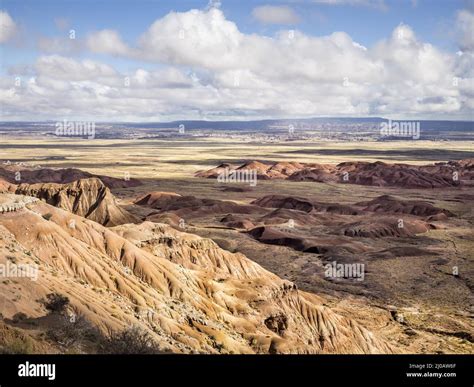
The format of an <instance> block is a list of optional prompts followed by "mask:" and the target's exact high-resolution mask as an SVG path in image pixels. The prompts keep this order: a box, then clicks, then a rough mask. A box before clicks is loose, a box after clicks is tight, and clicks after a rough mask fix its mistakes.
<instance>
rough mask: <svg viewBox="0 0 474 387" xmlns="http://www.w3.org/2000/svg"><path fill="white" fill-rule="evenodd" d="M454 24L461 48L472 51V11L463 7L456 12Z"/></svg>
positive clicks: (473, 43) (473, 18)
mask: <svg viewBox="0 0 474 387" xmlns="http://www.w3.org/2000/svg"><path fill="white" fill-rule="evenodd" d="M456 26H457V29H458V33H459V35H460V37H459V39H460V46H461V49H462V50H466V51H474V13H472V12H470V11H468V10H466V9H464V10H461V11H459V12H458V14H457V20H456Z"/></svg>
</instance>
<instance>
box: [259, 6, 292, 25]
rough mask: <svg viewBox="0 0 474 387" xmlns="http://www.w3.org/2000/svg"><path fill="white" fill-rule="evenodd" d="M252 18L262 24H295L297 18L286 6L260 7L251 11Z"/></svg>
mask: <svg viewBox="0 0 474 387" xmlns="http://www.w3.org/2000/svg"><path fill="white" fill-rule="evenodd" d="M252 16H253V17H254V18H255V19H256V20H258V21H259V22H260V23H263V24H297V23H298V22H299V17H298V15H297V14H296V12H295V11H294V10H293V9H292V8H290V7H287V6H275V5H262V6H260V7H256V8H254V9H253V11H252Z"/></svg>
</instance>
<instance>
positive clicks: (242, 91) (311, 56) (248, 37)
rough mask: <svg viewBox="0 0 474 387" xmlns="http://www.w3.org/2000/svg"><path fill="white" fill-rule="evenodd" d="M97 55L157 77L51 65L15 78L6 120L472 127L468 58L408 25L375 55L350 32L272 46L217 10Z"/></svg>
mask: <svg viewBox="0 0 474 387" xmlns="http://www.w3.org/2000/svg"><path fill="white" fill-rule="evenodd" d="M463 44H464V43H463ZM87 46H88V47H89V49H91V50H93V51H94V52H97V53H103V54H109V55H120V56H124V57H126V58H132V59H134V60H138V61H140V60H141V61H146V62H150V63H154V64H156V66H158V68H157V69H156V70H153V71H150V70H146V69H144V68H138V69H136V70H134V71H132V72H130V73H120V72H119V71H117V70H116V69H114V68H112V67H111V66H109V65H107V64H104V63H100V62H97V61H88V60H82V61H78V60H74V59H71V58H67V57H65V56H59V55H49V56H42V57H40V58H38V60H37V62H36V65H35V74H34V75H33V76H30V78H29V81H28V82H25V83H24V84H23V85H22V87H14V86H13V85H12V82H10V83H9V82H8V80H7V79H3V80H2V81H1V82H0V84H1V85H2V86H1V87H0V89H1V90H2V92H1V93H0V102H1V103H2V106H4V109H3V114H4V115H5V116H7V117H16V116H18V115H21V114H23V115H24V114H28V112H30V114H35V115H37V114H44V115H45V118H52V117H58V118H60V117H61V116H62V115H64V114H69V115H74V116H76V117H81V116H82V115H87V117H89V119H91V118H92V119H95V120H112V119H116V120H137V121H140V120H144V121H146V120H172V119H184V118H190V119H192V118H196V119H197V118H208V119H212V118H223V117H225V118H227V119H235V118H240V119H242V118H243V117H248V118H250V117H252V118H266V117H309V116H319V115H338V116H339V115H345V116H366V115H383V116H387V117H400V116H403V117H420V118H429V117H434V116H436V115H437V116H439V117H444V116H445V115H447V114H448V115H451V116H460V117H466V116H468V115H469V114H471V112H472V110H470V109H472V106H473V105H474V103H473V98H474V93H473V88H472V86H470V85H469V81H470V79H472V74H471V75H469V71H470V72H472V66H471V70H468V67H469V63H468V61H467V60H468V59H469V57H468V56H467V53H463V55H453V54H448V53H445V52H443V51H441V50H439V49H437V48H436V47H435V46H433V45H431V44H428V43H425V42H422V41H421V40H420V39H419V38H418V37H417V36H416V34H415V32H414V31H413V29H412V28H411V27H409V26H408V25H405V24H401V25H399V26H398V27H396V28H395V29H394V31H393V32H392V34H391V35H390V36H388V37H387V38H386V39H384V40H382V41H380V42H378V43H377V44H375V45H374V46H373V47H364V46H363V45H361V44H359V43H358V42H356V41H354V40H353V39H352V38H351V36H349V35H348V34H347V33H344V32H335V33H332V34H330V35H328V36H319V37H315V36H310V35H307V34H304V33H302V32H300V31H288V30H282V31H280V32H278V33H277V34H276V35H275V36H272V37H268V36H262V35H258V34H245V33H243V32H241V31H240V30H239V29H238V27H237V25H236V24H235V23H233V22H232V21H230V20H228V19H226V17H225V16H224V14H223V13H222V11H221V10H219V9H218V8H216V7H210V8H208V9H206V10H192V11H188V12H181V13H178V12H171V13H169V14H168V15H166V16H164V17H163V18H161V19H158V20H156V21H155V22H154V23H153V24H152V25H151V26H150V27H149V28H148V29H147V30H146V31H144V33H143V34H142V35H141V36H140V38H139V39H138V41H137V42H136V44H134V45H130V46H127V45H126V44H125V43H124V42H123V41H122V39H121V37H120V35H119V33H118V32H116V31H111V30H104V31H99V32H96V33H95V34H92V35H90V36H89V37H88V39H87ZM464 46H466V44H464ZM470 58H471V59H472V56H471V57H470ZM38 112H40V113H38Z"/></svg>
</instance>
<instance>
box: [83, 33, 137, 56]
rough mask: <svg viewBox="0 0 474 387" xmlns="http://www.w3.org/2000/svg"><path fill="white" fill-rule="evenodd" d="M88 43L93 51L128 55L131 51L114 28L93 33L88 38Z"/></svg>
mask: <svg viewBox="0 0 474 387" xmlns="http://www.w3.org/2000/svg"><path fill="white" fill-rule="evenodd" d="M86 44H87V47H88V48H89V50H91V51H92V52H100V53H104V54H111V55H127V54H128V53H129V52H130V50H129V48H128V47H127V45H126V44H125V43H124V42H123V41H122V38H121V37H120V35H119V33H118V32H117V31H114V30H102V31H99V32H97V33H94V34H91V35H89V37H88V38H87V41H86Z"/></svg>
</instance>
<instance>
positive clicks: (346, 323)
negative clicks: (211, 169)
mask: <svg viewBox="0 0 474 387" xmlns="http://www.w3.org/2000/svg"><path fill="white" fill-rule="evenodd" d="M82 184H83V183H81V184H78V187H80V186H81V185H82ZM99 187H100V186H99V185H97V188H99ZM76 188H77V187H76ZM79 191H81V190H79ZM61 192H62V190H51V191H50V190H46V191H43V190H42V189H41V188H39V189H38V191H37V194H38V196H39V197H41V196H44V198H45V200H46V201H48V200H55V201H56V200H58V201H60V202H61V203H63V205H64V206H68V205H69V206H70V209H74V208H81V211H82V209H83V207H82V206H81V205H76V206H75V202H74V201H70V200H69V199H67V200H66V198H69V197H71V196H72V195H70V194H68V195H66V194H61ZM74 192H75V191H74ZM101 192H102V193H103V191H101ZM40 193H41V194H40ZM78 212H79V211H78ZM46 214H48V215H50V216H45V215H46ZM71 220H74V221H75V227H69V224H70V222H71ZM0 234H1V235H0V236H1V238H0V252H2V253H0V262H1V263H3V261H5V260H6V256H7V254H6V253H5V254H3V252H7V251H10V252H11V251H15V252H16V255H17V256H16V259H17V260H18V261H19V262H22V263H23V262H24V263H27V262H37V263H38V264H39V267H40V274H39V275H38V280H37V281H30V280H28V279H20V280H19V281H18V284H17V286H19V287H20V288H21V292H22V295H28V294H30V295H33V294H34V296H31V297H21V298H20V299H17V298H15V297H14V294H15V292H13V293H12V292H11V289H9V287H8V286H5V285H3V284H2V285H1V286H0V302H3V305H4V307H3V308H2V310H3V312H2V313H3V314H4V316H5V317H7V318H11V316H12V315H14V314H15V313H17V312H23V313H26V314H27V315H28V316H32V317H36V318H40V317H41V316H43V315H44V314H45V310H44V309H42V308H41V305H40V304H38V301H37V300H38V298H41V297H43V296H44V295H45V294H47V293H49V292H58V293H61V294H64V295H67V296H68V297H69V299H70V300H71V305H72V307H73V308H74V310H75V311H77V312H80V313H82V314H84V315H85V316H86V317H87V319H88V320H89V321H91V322H93V323H94V324H95V325H96V326H98V327H100V328H101V329H104V330H105V329H106V328H107V327H109V328H114V329H124V328H126V327H127V326H130V325H131V324H133V325H138V326H140V327H142V328H143V329H145V330H147V331H148V332H149V333H150V334H151V335H153V337H154V338H155V340H156V341H157V342H158V343H159V344H160V346H161V347H162V348H163V349H164V350H171V351H174V352H184V353H190V352H203V353H336V352H337V353H388V352H391V351H392V348H391V347H390V346H389V345H388V344H387V343H386V342H385V340H384V339H382V338H380V337H378V336H377V335H376V334H374V333H372V332H369V331H368V330H367V329H365V328H363V327H361V326H360V325H359V324H358V323H356V322H355V321H353V320H351V319H350V318H347V317H344V316H342V315H340V314H338V313H336V312H334V311H333V310H332V309H331V308H328V307H326V306H324V305H323V302H322V300H321V299H320V298H319V297H317V296H315V295H312V294H308V293H305V292H302V291H299V290H298V289H297V288H296V286H295V285H294V284H293V283H291V282H289V281H286V280H282V279H280V278H279V277H277V276H276V275H274V274H272V273H270V272H268V271H266V270H265V269H263V268H262V267H260V266H259V265H258V264H256V263H255V262H253V261H250V260H249V259H247V258H246V257H245V256H244V255H242V254H233V253H230V252H227V251H225V250H222V249H221V248H219V247H218V246H217V245H216V244H215V243H214V242H212V241H211V240H207V239H204V238H200V237H198V236H195V235H189V234H186V233H182V232H179V231H176V230H174V229H172V228H171V227H169V226H166V225H163V224H156V223H152V222H145V223H142V224H139V225H135V224H124V225H121V226H118V227H113V228H105V227H103V226H102V225H100V224H99V223H96V222H92V221H90V220H87V219H84V218H83V217H80V216H77V215H74V214H72V213H71V212H68V211H65V210H63V209H61V208H56V207H52V206H51V205H49V204H47V203H45V202H42V201H38V202H35V203H31V204H30V205H28V206H27V207H25V208H23V209H21V210H19V211H16V212H9V213H5V214H0Z"/></svg>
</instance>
